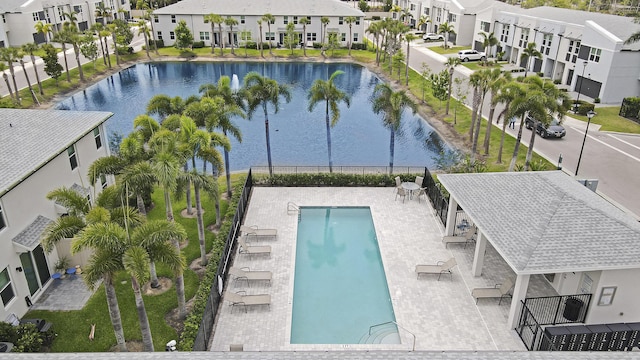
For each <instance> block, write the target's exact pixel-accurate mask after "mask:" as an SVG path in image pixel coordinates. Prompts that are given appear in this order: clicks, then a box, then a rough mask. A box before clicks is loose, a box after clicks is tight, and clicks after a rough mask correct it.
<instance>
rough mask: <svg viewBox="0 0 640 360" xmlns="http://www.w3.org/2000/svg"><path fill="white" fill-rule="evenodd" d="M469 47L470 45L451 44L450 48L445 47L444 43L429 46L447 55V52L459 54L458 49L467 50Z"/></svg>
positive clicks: (432, 49) (434, 50)
mask: <svg viewBox="0 0 640 360" xmlns="http://www.w3.org/2000/svg"><path fill="white" fill-rule="evenodd" d="M466 49H469V47H468V46H451V47H449V48H446V49H445V48H444V45H438V46H431V47H429V50H431V51H433V52H435V53H438V54H440V55H445V54H457V53H458V51H460V50H466Z"/></svg>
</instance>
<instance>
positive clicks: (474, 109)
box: [469, 87, 480, 141]
mask: <svg viewBox="0 0 640 360" xmlns="http://www.w3.org/2000/svg"><path fill="white" fill-rule="evenodd" d="M479 98H480V93H479V91H478V88H477V87H474V88H473V106H472V107H471V125H470V127H469V141H473V129H474V127H475V126H476V118H477V114H478V106H479V105H480V104H478V101H479Z"/></svg>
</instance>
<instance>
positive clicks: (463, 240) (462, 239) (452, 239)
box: [442, 225, 476, 248]
mask: <svg viewBox="0 0 640 360" xmlns="http://www.w3.org/2000/svg"><path fill="white" fill-rule="evenodd" d="M475 235H476V227H475V225H472V226H471V227H470V228H469V229H468V230H467V231H466V232H465V233H464V235H460V236H445V237H443V238H442V242H443V243H444V247H445V248H446V247H447V246H449V244H464V247H465V248H466V247H467V244H468V243H470V242H473V241H475V240H474V238H473V237H474V236H475Z"/></svg>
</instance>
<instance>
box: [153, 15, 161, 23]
mask: <svg viewBox="0 0 640 360" xmlns="http://www.w3.org/2000/svg"><path fill="white" fill-rule="evenodd" d="M159 21H160V20H158V15H153V22H154V23H157V22H159Z"/></svg>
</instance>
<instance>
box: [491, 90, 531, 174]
mask: <svg viewBox="0 0 640 360" xmlns="http://www.w3.org/2000/svg"><path fill="white" fill-rule="evenodd" d="M524 96H525V90H524V88H523V87H522V85H521V84H520V83H518V82H515V81H513V80H512V81H510V82H508V83H507V84H505V85H504V86H503V87H502V88H501V89H500V91H499V92H498V94H497V95H496V97H495V98H494V99H493V101H495V102H496V103H500V104H504V110H502V112H501V113H500V114H499V115H498V121H500V118H502V120H503V123H502V135H501V137H500V149H499V150H498V158H497V159H496V163H497V164H501V163H502V150H503V148H504V138H505V136H506V132H507V121H508V120H510V119H511V118H512V117H513V115H512V112H511V103H512V102H513V101H514V100H515V99H517V98H519V97H524Z"/></svg>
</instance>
